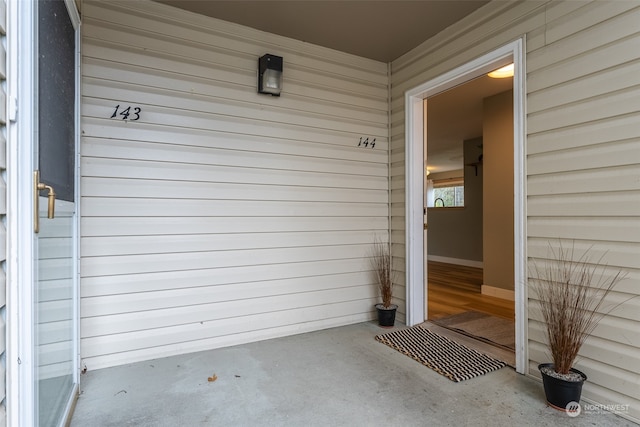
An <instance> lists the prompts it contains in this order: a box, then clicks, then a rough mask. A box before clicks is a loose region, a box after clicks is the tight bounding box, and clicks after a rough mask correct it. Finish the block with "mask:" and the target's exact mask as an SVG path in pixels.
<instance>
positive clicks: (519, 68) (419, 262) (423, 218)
mask: <svg viewBox="0 0 640 427" xmlns="http://www.w3.org/2000/svg"><path fill="white" fill-rule="evenodd" d="M510 62H513V63H515V68H516V71H515V75H514V78H513V91H512V92H510V93H509V96H511V97H512V98H511V99H512V102H513V115H512V117H513V122H512V124H513V130H512V133H513V143H512V145H513V152H512V157H511V162H510V163H509V166H511V167H510V168H508V169H509V171H510V172H509V173H510V174H511V177H512V180H511V182H510V185H511V187H510V188H511V189H512V190H513V191H508V192H507V195H508V197H510V198H511V201H512V206H513V209H512V212H511V218H512V224H513V225H512V237H511V251H512V252H511V253H512V254H513V255H512V260H513V261H512V264H513V269H512V270H511V271H510V273H509V274H510V275H511V280H512V282H513V284H514V288H513V291H512V294H513V300H514V302H513V303H512V304H513V307H514V312H515V331H516V333H515V341H516V342H515V347H516V348H515V350H516V351H515V354H516V360H515V362H516V363H515V364H516V370H517V371H518V372H521V373H523V372H524V371H525V361H526V355H525V353H524V349H525V346H524V343H525V328H524V326H525V304H524V277H525V274H524V265H525V261H526V259H525V257H524V252H525V251H524V246H525V245H524V233H523V231H524V154H523V153H524V130H523V129H524V115H523V105H524V104H523V93H524V87H523V86H524V80H523V79H524V73H523V60H522V41H521V40H517V41H515V42H513V43H510V44H509V45H507V46H504V47H502V48H500V49H497V50H496V51H494V52H491V53H489V54H486V55H484V56H483V57H481V58H478V59H476V60H474V61H471V62H469V63H467V64H465V65H463V66H461V67H459V68H457V69H455V70H453V71H451V72H448V73H446V74H444V75H441V76H439V77H437V78H434V79H432V80H429V81H427V82H425V83H423V84H422V85H420V86H418V87H416V88H414V89H412V90H409V91H407V93H406V95H405V100H406V103H405V107H406V135H407V139H406V143H407V145H406V163H407V176H406V181H407V193H406V195H407V236H406V238H407V282H408V283H407V323H408V324H409V325H415V324H418V323H421V322H423V321H424V320H425V319H427V318H429V299H428V287H427V285H426V284H427V281H426V279H427V278H428V277H429V275H428V270H429V265H428V262H427V261H428V259H427V254H428V253H429V251H428V247H429V239H428V231H427V228H429V229H431V224H428V216H429V212H428V209H427V208H426V205H425V195H426V187H427V178H426V174H425V163H424V159H425V153H426V152H427V150H428V142H427V141H426V138H425V137H424V135H425V133H424V128H425V125H426V124H428V120H427V117H428V114H429V113H428V111H429V107H428V106H427V105H426V104H427V103H428V101H427V103H425V100H428V99H430V98H432V97H434V96H436V95H438V94H442V93H444V92H446V91H447V90H449V89H452V88H455V87H458V86H460V85H463V84H465V83H467V82H469V81H472V80H474V79H476V78H478V77H480V76H483V75H485V74H486V73H488V72H489V71H492V70H494V69H496V68H498V67H501V66H503V65H506V64H508V63H510ZM473 144H476V145H479V144H477V141H476V142H473ZM483 151H484V150H483ZM484 155H486V153H484ZM476 160H477V159H476ZM427 162H428V160H427ZM485 162H486V160H485ZM469 163H478V162H477V161H474V162H469ZM485 164H486V163H485ZM465 167H466V166H465ZM472 167H473V169H471V171H472V173H475V168H477V167H479V165H477V164H476V165H473V166H469V168H472ZM480 167H481V166H480ZM485 167H486V166H485ZM427 224H428V225H429V227H427ZM423 226H424V227H423ZM420 230H424V231H423V232H421V231H420ZM485 240H486V239H485ZM483 281H484V280H483ZM498 292H499V291H498Z"/></svg>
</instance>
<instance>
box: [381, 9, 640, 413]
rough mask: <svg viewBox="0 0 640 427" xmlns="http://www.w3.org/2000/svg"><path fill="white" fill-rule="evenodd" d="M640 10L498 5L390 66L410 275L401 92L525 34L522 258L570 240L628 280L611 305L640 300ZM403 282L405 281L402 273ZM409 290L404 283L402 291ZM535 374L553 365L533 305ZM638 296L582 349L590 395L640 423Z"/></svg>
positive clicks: (394, 168) (399, 222) (397, 231)
mask: <svg viewBox="0 0 640 427" xmlns="http://www.w3.org/2000/svg"><path fill="white" fill-rule="evenodd" d="M638 22H640V4H639V3H638V2H637V1H629V2H624V1H597V2H585V1H579V2H577V1H564V2H555V1H554V2H549V3H545V2H518V3H516V2H493V3H490V4H488V5H487V6H485V7H483V8H482V9H480V10H478V11H477V12H476V13H474V14H473V15H471V16H469V17H468V18H467V19H465V20H463V21H461V22H459V23H458V24H456V25H454V26H452V27H450V28H448V29H447V30H446V31H444V32H443V33H441V34H439V35H438V36H436V37H434V38H432V39H430V40H427V41H426V42H425V43H423V44H422V45H421V46H420V47H418V48H416V49H415V50H413V51H412V52H409V53H408V54H406V55H404V56H403V57H401V58H399V59H398V60H396V61H394V62H393V63H392V71H391V82H392V88H393V89H392V97H391V159H390V160H391V201H392V205H391V215H392V219H391V227H392V229H391V239H392V242H393V253H394V255H395V260H394V266H395V268H396V269H397V270H399V271H401V272H402V273H403V275H404V264H405V259H404V258H405V235H404V232H405V229H404V207H405V206H404V202H405V198H404V191H405V185H404V179H405V178H404V174H405V169H404V144H405V139H404V92H405V91H406V90H407V89H411V88H413V87H415V86H417V85H419V84H421V83H423V82H426V81H428V80H430V79H432V78H434V77H436V76H438V75H440V74H442V73H444V72H446V71H448V70H451V69H453V68H455V67H457V66H460V65H462V64H464V63H465V62H467V61H469V60H471V59H474V58H476V57H478V56H480V55H482V54H485V53H487V52H489V51H491V50H493V49H495V48H498V47H499V46H502V45H504V44H506V43H508V42H510V41H512V40H513V39H515V38H516V37H520V36H522V35H526V68H527V69H526V74H527V88H526V89H527V92H526V105H525V108H526V111H527V142H526V152H527V159H526V169H527V177H526V182H527V242H526V243H527V251H528V256H529V257H530V258H538V259H543V258H544V257H545V254H546V248H547V244H548V243H547V242H548V241H549V240H553V239H557V238H565V239H572V240H575V242H576V243H575V244H576V249H577V250H582V249H586V248H587V247H589V246H591V245H593V246H594V248H595V249H596V250H597V251H602V252H601V253H604V251H608V253H607V254H606V258H605V259H606V261H607V262H608V264H609V266H610V267H609V269H610V270H613V269H617V268H621V269H623V270H625V271H626V272H628V278H627V279H626V280H625V281H624V282H623V283H621V284H620V286H618V287H617V292H616V293H615V294H614V295H612V301H621V300H623V299H624V298H625V297H628V296H632V295H638V294H640V258H639V257H638V253H640V231H639V230H640V179H639V177H640V175H639V172H638V171H639V170H640V167H639V166H640V157H639V155H640V150H638V146H639V143H640V127H639V126H638V122H639V119H640V102H639V101H638V100H639V99H640V97H639V96H638V95H639V94H640V93H639V89H638V88H639V87H640V72H639V71H640V56H639V52H640V32H639V27H638ZM403 277H404V276H403ZM400 285H402V286H404V285H405V284H404V283H400ZM528 306H529V309H528V311H529V322H528V356H529V363H530V364H529V374H530V375H535V376H539V374H538V371H537V364H538V363H540V362H544V361H547V360H548V356H547V355H546V349H545V347H544V345H543V333H542V325H541V323H540V316H539V315H538V314H537V311H536V307H537V306H536V301H535V300H534V299H530V300H529V303H528ZM639 308H640V298H636V299H635V300H632V301H629V302H626V303H625V304H623V305H622V306H620V307H619V308H618V309H616V310H615V312H614V314H613V315H608V316H606V317H605V319H604V320H603V321H602V324H601V326H600V327H598V328H597V329H596V331H595V332H594V336H593V337H592V338H590V339H589V340H588V341H587V342H586V344H585V345H584V347H583V349H582V351H581V358H580V360H579V361H578V364H577V367H578V369H581V370H584V371H585V372H586V373H587V375H588V376H589V380H588V381H587V383H586V384H585V387H584V393H583V396H584V397H585V398H587V399H590V400H592V401H596V402H599V403H603V404H629V405H630V406H629V410H628V411H627V412H626V413H624V414H623V415H624V416H626V417H629V418H631V419H634V420H635V421H638V420H639V419H640V387H639V385H640V314H639V313H640V309H639Z"/></svg>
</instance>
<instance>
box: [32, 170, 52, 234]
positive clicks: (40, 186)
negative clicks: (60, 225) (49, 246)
mask: <svg viewBox="0 0 640 427" xmlns="http://www.w3.org/2000/svg"><path fill="white" fill-rule="evenodd" d="M41 190H47V199H48V203H47V218H49V219H53V217H54V216H55V209H56V192H55V191H54V190H53V187H52V186H50V185H47V184H45V183H44V182H40V171H33V231H34V233H38V232H40V215H39V211H40V197H39V196H40V191H41Z"/></svg>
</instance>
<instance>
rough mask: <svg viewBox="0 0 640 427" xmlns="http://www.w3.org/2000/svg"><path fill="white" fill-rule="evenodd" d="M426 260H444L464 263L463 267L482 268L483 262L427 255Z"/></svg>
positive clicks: (450, 262) (449, 262) (459, 263)
mask: <svg viewBox="0 0 640 427" xmlns="http://www.w3.org/2000/svg"><path fill="white" fill-rule="evenodd" d="M427 260H429V261H435V262H444V263H447V264H455V265H464V266H465V267H476V268H482V267H483V266H484V264H483V263H482V261H473V260H470V259H460V258H449V257H446V256H438V255H428V256H427Z"/></svg>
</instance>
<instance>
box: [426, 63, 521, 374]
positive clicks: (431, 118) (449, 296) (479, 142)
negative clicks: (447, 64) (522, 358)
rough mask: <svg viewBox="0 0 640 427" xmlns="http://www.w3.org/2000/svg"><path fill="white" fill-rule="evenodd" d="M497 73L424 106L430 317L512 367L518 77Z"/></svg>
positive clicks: (427, 287) (431, 97) (450, 332)
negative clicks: (515, 93) (515, 81)
mask: <svg viewBox="0 0 640 427" xmlns="http://www.w3.org/2000/svg"><path fill="white" fill-rule="evenodd" d="M490 75H491V73H489V74H482V75H480V76H475V77H474V78H473V79H471V80H468V81H466V82H464V83H462V84H459V85H458V86H456V87H454V88H451V89H449V90H446V91H444V92H441V93H439V94H437V95H434V96H430V97H429V98H427V99H425V101H424V103H425V108H424V110H425V120H424V123H425V131H424V138H425V142H426V144H425V147H426V149H425V152H424V155H425V159H424V160H425V170H426V180H427V181H426V182H427V185H426V194H425V206H426V212H427V215H426V221H425V223H427V222H428V224H429V227H428V229H427V231H426V234H427V238H426V241H427V242H428V251H427V250H425V255H426V257H427V268H426V269H425V276H426V277H425V289H426V290H425V296H426V299H427V302H428V303H427V304H428V305H427V319H426V320H428V321H429V327H433V325H434V324H435V325H438V326H441V327H443V328H444V329H446V330H443V331H442V332H443V333H445V334H446V335H448V336H450V337H451V338H453V339H456V338H458V339H459V338H461V337H460V334H462V335H464V336H465V337H470V338H471V339H472V340H466V343H467V344H468V345H471V346H472V347H473V348H475V349H476V350H478V351H481V352H482V351H484V352H487V351H493V350H494V347H495V348H499V349H502V350H504V352H500V353H499V355H498V354H496V355H495V356H496V357H498V358H500V359H501V360H504V361H505V362H507V363H509V364H511V365H514V364H515V356H514V353H515V307H514V298H513V295H514V291H513V289H514V284H513V277H514V274H513V241H514V239H513V224H512V223H513V199H512V198H510V196H509V194H510V193H512V191H511V189H512V188H513V76H509V75H507V76H505V77H501V78H493V77H491V76H490ZM485 153H486V154H487V159H486V160H487V161H486V162H485ZM485 256H486V259H487V265H486V269H485V263H484V260H485ZM485 273H486V274H485Z"/></svg>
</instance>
